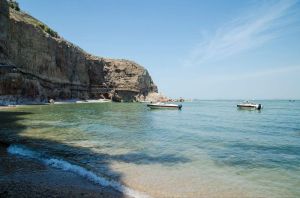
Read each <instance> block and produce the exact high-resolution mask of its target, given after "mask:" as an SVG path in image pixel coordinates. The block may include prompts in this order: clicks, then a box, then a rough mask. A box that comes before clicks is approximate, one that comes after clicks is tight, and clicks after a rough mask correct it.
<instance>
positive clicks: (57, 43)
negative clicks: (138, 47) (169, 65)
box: [0, 0, 157, 104]
mask: <svg viewBox="0 0 300 198" xmlns="http://www.w3.org/2000/svg"><path fill="white" fill-rule="evenodd" d="M0 11H1V15H0V28H1V29H0V104H1V103H2V104H4V103H7V102H10V103H24V102H35V103H36V102H45V101H48V100H49V99H50V98H53V99H70V98H79V99H88V98H112V99H114V100H116V101H135V100H137V99H138V98H140V96H141V95H144V96H147V95H148V94H149V93H152V92H157V87H156V85H155V84H154V83H153V81H152V79H151V76H150V75H149V73H148V71H147V70H146V69H145V68H143V67H142V66H140V65H138V64H137V63H135V62H133V61H128V60H122V59H120V60H118V59H107V58H102V57H95V56H92V55H90V54H88V53H86V52H84V51H83V50H82V49H80V48H79V47H78V46H75V45H74V44H72V43H70V42H68V41H66V40H64V39H62V38H60V37H59V36H57V35H52V34H51V32H50V33H49V32H48V30H47V26H46V25H44V24H43V23H41V22H40V21H38V20H37V19H35V18H33V17H31V16H30V15H28V14H26V13H23V12H22V11H16V10H14V9H11V8H9V6H8V4H7V2H6V0H0Z"/></svg>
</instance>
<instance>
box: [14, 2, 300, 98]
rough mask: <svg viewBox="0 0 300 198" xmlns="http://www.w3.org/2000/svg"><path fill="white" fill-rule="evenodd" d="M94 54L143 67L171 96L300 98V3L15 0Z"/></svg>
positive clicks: (65, 36) (162, 90) (163, 90)
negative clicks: (125, 60) (127, 60)
mask: <svg viewBox="0 0 300 198" xmlns="http://www.w3.org/2000/svg"><path fill="white" fill-rule="evenodd" d="M18 2H19V4H20V7H21V9H22V10H24V11H26V12H28V13H30V14H31V15H33V16H34V17H36V18H38V19H39V20H41V21H42V22H44V23H46V24H47V25H48V26H50V27H51V28H52V29H54V30H55V31H57V32H58V33H59V34H60V35H61V36H62V37H63V38H65V39H66V40H68V41H71V42H72V43H74V44H76V45H78V46H80V47H81V48H82V49H84V50H85V51H86V52H88V53H91V54H93V55H97V56H101V57H109V58H122V59H129V60H133V61H135V62H137V63H139V64H140V65H142V66H144V67H145V68H146V69H147V70H148V71H149V73H150V75H151V76H152V78H153V80H154V82H155V83H156V84H157V86H158V89H159V92H161V93H163V94H164V95H167V96H169V97H172V98H179V97H184V98H198V99H300V2H299V0H282V1H280V0H245V1H240V0H206V1H205V0H151V1H146V0H145V1H141V0H126V1H124V0H84V1H83V0H64V1H62V0H43V1H40V0H18Z"/></svg>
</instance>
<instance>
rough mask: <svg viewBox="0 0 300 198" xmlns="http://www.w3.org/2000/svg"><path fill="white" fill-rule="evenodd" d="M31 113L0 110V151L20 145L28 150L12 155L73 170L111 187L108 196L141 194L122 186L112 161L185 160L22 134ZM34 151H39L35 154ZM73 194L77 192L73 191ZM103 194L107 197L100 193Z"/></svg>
mask: <svg viewBox="0 0 300 198" xmlns="http://www.w3.org/2000/svg"><path fill="white" fill-rule="evenodd" d="M33 114H34V113H32V112H26V111H16V110H14V111H0V147H1V148H2V150H3V149H4V148H5V150H6V151H9V149H12V148H13V149H15V150H16V149H17V150H18V149H19V150H20V149H24V148H25V149H28V150H27V151H24V153H25V155H21V156H20V155H12V156H14V157H19V158H21V159H22V158H23V159H24V160H26V159H30V160H34V161H36V162H37V163H41V164H43V165H45V166H47V167H52V168H53V167H54V168H58V169H60V170H63V171H67V172H72V173H75V174H76V175H77V176H80V177H81V178H84V179H86V180H88V181H89V182H90V183H91V184H96V185H97V188H98V187H99V188H100V189H101V188H102V189H111V190H112V191H113V192H115V193H114V194H113V195H111V196H112V197H128V196H130V197H131V196H132V197H143V195H144V194H143V193H140V192H137V191H135V190H133V189H130V188H128V187H126V186H125V185H123V181H122V177H123V176H122V173H120V172H118V171H116V170H113V169H112V168H111V164H112V163H113V162H123V163H132V164H136V165H143V164H161V165H166V166H169V165H172V164H177V163H185V162H187V161H188V159H186V158H181V157H177V156H174V155H160V154H157V155H151V156H149V155H148V154H145V153H139V152H134V153H132V152H129V153H126V154H118V155H110V154H107V153H98V152H97V153H96V152H94V151H93V150H92V149H90V148H83V147H76V146H71V145H67V144H65V143H63V142H58V141H53V140H48V139H43V137H40V138H37V137H34V138H31V137H25V136H24V135H22V133H23V132H24V131H25V130H28V127H30V126H26V125H24V124H23V123H24V122H25V121H28V119H29V118H26V117H27V116H32V115H33ZM45 127H47V126H45ZM40 129H41V130H42V129H43V128H40ZM49 150H50V151H49ZM35 152H37V153H39V154H35ZM11 154H18V153H14V152H13V153H11V152H8V154H7V155H8V156H10V155H11ZM41 154H42V155H41ZM53 154H54V155H53ZM74 155H75V157H76V155H78V156H80V157H79V158H80V161H76V160H72V159H74ZM1 158H2V157H1V155H0V161H2V162H3V161H4V159H3V158H2V159H1ZM89 160H93V161H94V162H95V161H97V164H100V165H101V169H102V170H103V172H102V173H101V174H99V173H96V172H94V171H93V167H89ZM21 163H22V162H21ZM24 164H26V163H24ZM19 166H20V165H19ZM0 174H1V175H3V174H4V173H3V170H1V166H0ZM62 174H64V173H62ZM62 176H63V175H62ZM99 184H100V185H99ZM1 185H3V182H1V179H0V189H4V188H2V187H3V186H1ZM103 187H104V188H103ZM38 190H39V189H37V191H38ZM0 191H1V190H0ZM1 193H3V192H0V194H1ZM73 195H74V194H73ZM141 195H142V196H141ZM41 196H49V192H47V193H46V194H44V195H43V193H42V194H41ZM75 196H77V195H76V194H75ZM78 196H80V195H78ZM104 197H107V196H105V195H104Z"/></svg>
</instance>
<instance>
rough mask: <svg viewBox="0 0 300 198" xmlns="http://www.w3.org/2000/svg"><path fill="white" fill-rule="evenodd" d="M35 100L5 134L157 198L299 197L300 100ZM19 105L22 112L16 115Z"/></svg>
mask: <svg viewBox="0 0 300 198" xmlns="http://www.w3.org/2000/svg"><path fill="white" fill-rule="evenodd" d="M238 102H239V101H195V102H186V103H183V109H182V110H181V111H177V110H149V109H148V108H147V107H146V106H145V105H144V104H138V103H128V104H126V103H125V104H118V103H103V104H69V105H48V106H26V107H18V108H16V109H14V110H10V111H9V113H11V114H9V115H5V114H3V115H2V116H1V122H2V123H1V125H2V127H1V129H0V132H1V138H2V139H6V141H10V142H12V143H14V144H15V145H17V146H19V147H26V148H28V149H30V150H33V151H38V152H39V153H40V155H43V156H47V157H48V158H56V159H63V160H65V161H67V162H70V163H72V164H76V165H79V166H80V167H83V168H85V169H86V170H89V171H91V172H92V173H94V174H95V175H98V176H101V177H103V178H106V179H107V180H109V181H113V182H117V183H119V184H122V185H123V186H126V187H128V188H129V189H134V190H136V191H138V192H142V193H144V194H147V195H150V196H154V197H166V196H168V197H196V196H209V197H232V196H236V197H241V196H243V197H299V196H300V189H299V186H300V101H295V102H289V101H277V100H274V101H267V100H265V101H257V102H258V103H262V104H263V106H264V109H262V110H261V111H248V110H238V109H237V108H236V104H237V103H238ZM13 113H17V114H13Z"/></svg>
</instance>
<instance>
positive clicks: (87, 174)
mask: <svg viewBox="0 0 300 198" xmlns="http://www.w3.org/2000/svg"><path fill="white" fill-rule="evenodd" d="M7 151H8V153H10V154H14V155H21V156H24V157H28V158H31V159H36V160H39V161H41V162H42V163H44V164H46V165H48V166H51V167H54V168H58V169H61V170H64V171H68V172H72V173H75V174H77V175H79V176H81V177H83V178H85V179H87V180H89V181H91V182H93V183H95V184H99V185H101V186H105V187H112V188H114V189H115V190H117V191H120V192H122V193H124V194H126V195H128V196H130V197H135V198H149V197H150V196H148V195H146V194H144V193H141V192H138V191H136V190H133V189H131V188H128V187H126V186H124V185H122V184H120V183H118V182H116V181H111V180H108V179H106V178H104V177H101V176H98V175H97V174H95V173H94V172H92V171H89V170H87V169H85V168H83V167H81V166H78V165H74V164H71V163H69V162H67V161H65V160H62V159H56V158H50V157H44V156H43V155H42V154H41V153H39V152H36V151H33V150H30V149H28V148H26V147H24V146H22V145H10V146H9V147H8V148H7Z"/></svg>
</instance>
